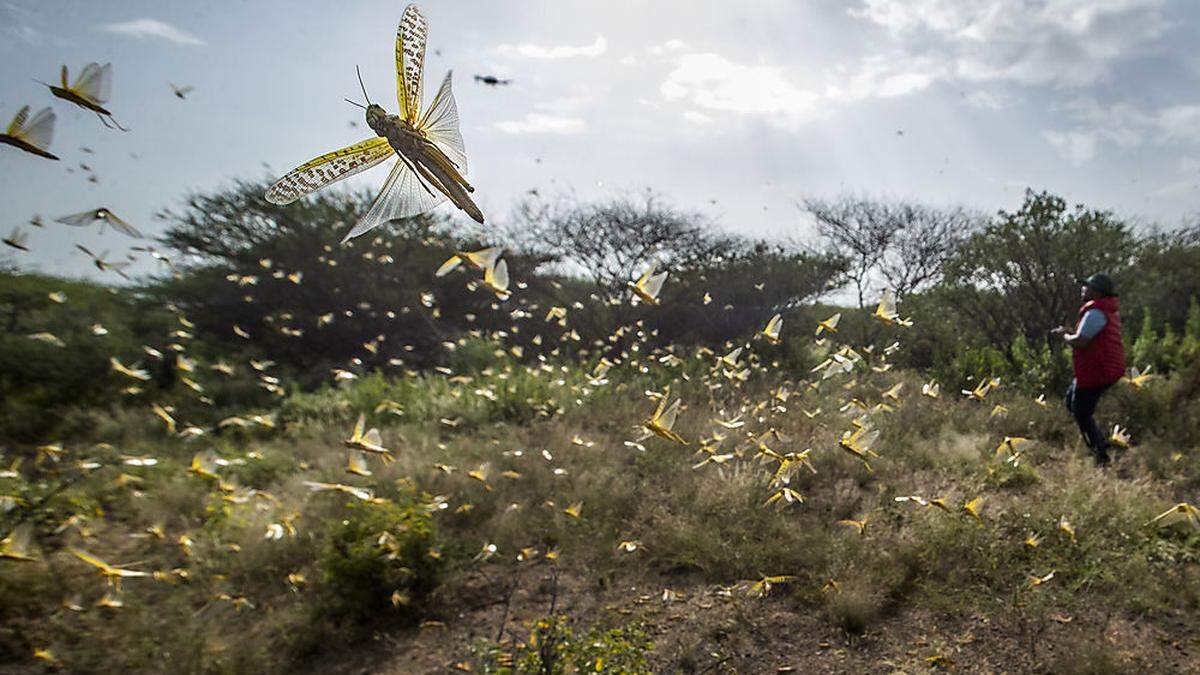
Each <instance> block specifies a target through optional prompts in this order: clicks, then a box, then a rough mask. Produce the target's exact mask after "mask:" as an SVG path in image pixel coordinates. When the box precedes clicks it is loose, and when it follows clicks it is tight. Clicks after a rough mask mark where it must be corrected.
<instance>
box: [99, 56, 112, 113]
mask: <svg viewBox="0 0 1200 675" xmlns="http://www.w3.org/2000/svg"><path fill="white" fill-rule="evenodd" d="M110 98H112V64H111V63H106V64H104V67H102V68H101V69H100V95H99V96H98V97H97V98H96V100H97V101H99V102H101V103H106V102H107V101H108V99H110Z"/></svg>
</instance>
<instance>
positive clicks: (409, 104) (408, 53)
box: [396, 4, 429, 126]
mask: <svg viewBox="0 0 1200 675" xmlns="http://www.w3.org/2000/svg"><path fill="white" fill-rule="evenodd" d="M428 35H429V21H427V20H426V19H425V17H424V15H422V14H421V10H420V9H418V8H417V6H416V5H415V4H413V5H409V6H408V7H405V8H404V15H403V16H401V17H400V25H399V26H398V27H397V28H396V98H397V100H398V101H399V103H400V116H401V117H403V118H404V119H405V120H407V121H408V123H409V124H411V125H413V126H417V120H418V119H420V116H421V94H422V91H421V75H422V72H423V71H424V69H425V41H426V38H427V37H428Z"/></svg>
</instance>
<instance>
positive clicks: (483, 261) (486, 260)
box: [467, 246, 504, 270]
mask: <svg viewBox="0 0 1200 675" xmlns="http://www.w3.org/2000/svg"><path fill="white" fill-rule="evenodd" d="M503 252H504V249H502V248H500V247H499V246H489V247H487V248H481V249H479V250H478V251H474V252H472V253H468V254H467V258H468V259H469V260H470V261H471V262H472V263H473V264H475V265H478V266H479V267H481V268H483V269H485V270H486V269H487V268H489V267H491V266H492V265H494V264H496V261H497V260H499V259H500V254H501V253H503Z"/></svg>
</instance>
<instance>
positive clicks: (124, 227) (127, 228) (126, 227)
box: [105, 211, 142, 239]
mask: <svg viewBox="0 0 1200 675" xmlns="http://www.w3.org/2000/svg"><path fill="white" fill-rule="evenodd" d="M105 213H107V214H108V217H107V219H106V220H108V222H109V223H112V226H113V227H115V228H117V229H118V230H120V231H121V232H122V233H124V234H127V235H129V236H131V237H133V238H135V239H142V233H141V232H138V231H137V228H136V227H134V226H132V225H130V224H129V223H127V222H125V221H124V220H122V219H120V218H118V217H117V216H116V215H115V214H114V213H113V212H112V211H105Z"/></svg>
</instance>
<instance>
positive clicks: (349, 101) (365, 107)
mask: <svg viewBox="0 0 1200 675" xmlns="http://www.w3.org/2000/svg"><path fill="white" fill-rule="evenodd" d="M342 100H343V101H345V102H346V103H349V104H350V105H356V106H358V107H360V108H362V109H363V110H366V109H367V106H365V105H363V104H361V103H359V102H358V101H351V100H350V99H348V98H344V99H342Z"/></svg>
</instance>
